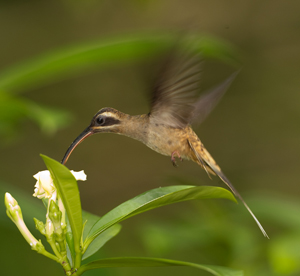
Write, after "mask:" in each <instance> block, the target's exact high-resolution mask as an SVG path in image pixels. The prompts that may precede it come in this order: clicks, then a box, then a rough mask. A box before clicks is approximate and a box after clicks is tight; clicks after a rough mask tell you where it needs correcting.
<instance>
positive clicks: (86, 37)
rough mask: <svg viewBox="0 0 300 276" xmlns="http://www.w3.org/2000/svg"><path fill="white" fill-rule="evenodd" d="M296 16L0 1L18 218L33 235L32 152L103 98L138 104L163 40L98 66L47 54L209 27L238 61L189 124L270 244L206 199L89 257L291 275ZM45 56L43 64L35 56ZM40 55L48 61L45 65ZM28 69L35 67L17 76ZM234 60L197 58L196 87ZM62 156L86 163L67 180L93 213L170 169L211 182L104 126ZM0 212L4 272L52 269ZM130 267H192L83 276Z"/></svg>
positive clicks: (182, 6) (252, 10) (127, 225)
mask: <svg viewBox="0 0 300 276" xmlns="http://www.w3.org/2000/svg"><path fill="white" fill-rule="evenodd" d="M299 14H300V3H299V2H298V1H278V0H269V1H268V0H263V1H261V0H251V1H250V0H247V1H215V0H213V1H203V0H198V1H196V0H185V1H177V0H172V1H171V0H169V1H167V0H161V1H159V0H152V1H150V0H144V1H137V0H131V1H129V0H128V1H114V0H109V1H108V0H102V1H100V0H99V1H97V0H86V1H78V0H77V1H71V0H60V1H59V0H52V1H34V0H32V1H17V0H10V1H4V0H2V1H0V26H1V27H0V41H1V43H0V135H1V137H0V139H1V140H0V141H1V146H0V151H1V154H0V156H1V159H0V162H1V164H0V183H1V185H0V189H1V197H2V198H3V195H4V192H6V191H9V192H10V193H11V194H12V195H13V196H14V197H15V198H16V199H17V200H18V202H19V204H20V205H21V207H22V209H23V213H24V217H25V221H26V223H27V224H28V225H29V227H30V229H32V232H33V233H34V234H35V235H36V236H37V237H40V236H39V235H38V234H37V232H36V230H34V225H33V220H32V217H33V216H36V217H38V218H40V219H43V215H44V213H43V212H44V209H43V206H42V205H40V204H39V202H37V201H38V200H36V199H33V198H31V194H32V193H33V185H34V184H35V181H34V179H33V178H32V175H34V174H35V173H37V172H38V171H40V170H44V169H45V165H44V164H43V162H42V159H41V158H40V156H39V154H40V153H43V154H45V155H48V156H50V157H51V158H54V159H56V160H61V159H62V157H63V155H64V153H65V151H66V149H67V148H68V146H69V145H70V143H71V142H72V141H73V139H74V138H75V137H77V135H78V134H79V133H80V132H81V131H82V130H83V129H84V128H85V127H86V126H87V125H88V124H89V122H90V120H91V118H92V116H93V114H94V113H96V112H97V111H98V110H99V109H100V108H101V107H106V106H110V107H114V108H117V109H119V110H121V111H123V112H126V113H129V114H141V113H147V112H148V111H149V109H148V108H149V105H148V98H149V94H148V93H149V91H150V90H151V87H152V85H153V80H154V79H155V76H156V74H157V72H158V71H159V68H160V66H159V65H160V60H161V53H160V51H159V50H157V51H156V48H155V47H157V49H162V48H163V45H161V44H159V43H158V42H156V44H155V43H154V46H153V47H154V48H152V47H150V48H149V49H148V48H147V51H145V52H143V50H142V49H144V48H143V47H141V48H137V49H136V50H135V51H134V52H133V54H132V56H130V54H129V55H128V56H126V55H127V54H126V53H127V52H126V50H124V51H125V52H122V51H123V50H122V48H120V49H119V50H118V51H119V54H120V55H119V56H118V55H116V56H115V55H114V54H110V53H109V51H108V53H104V54H103V62H102V61H101V58H99V59H97V58H96V57H95V56H94V55H93V54H91V55H83V56H82V57H77V58H78V59H77V62H78V64H79V65H78V64H77V65H76V64H75V63H76V62H75V63H73V62H74V60H72V58H69V59H66V60H64V61H63V62H61V63H60V62H57V63H55V59H57V58H58V57H60V56H61V55H68V54H70V55H71V54H72V53H74V52H76V51H81V50H84V49H93V47H95V45H98V46H99V45H103V44H102V41H110V40H111V39H115V38H116V37H117V38H118V37H122V38H123V40H122V39H117V40H116V41H127V40H128V39H129V38H132V37H134V38H138V39H139V38H142V37H147V36H148V35H149V34H150V35H153V34H154V35H159V36H160V37H161V35H162V34H166V36H168V35H172V34H178V33H180V32H182V30H189V31H192V32H194V33H197V34H199V35H200V36H201V34H203V35H209V36H212V37H215V38H216V39H219V40H220V41H224V43H225V45H227V44H226V43H228V45H231V46H232V48H230V49H232V51H233V53H234V55H235V56H236V57H237V58H238V59H239V60H240V63H241V64H242V71H241V73H240V74H239V75H238V77H237V79H236V81H235V82H234V83H233V85H232V86H231V87H230V89H229V91H228V93H227V94H226V95H225V97H224V98H223V100H222V101H221V103H220V104H219V105H218V106H217V108H216V109H215V110H214V111H213V113H212V114H211V115H210V116H209V118H208V119H207V120H206V121H205V122H204V123H203V124H202V125H201V126H200V127H197V128H195V130H196V132H197V133H198V135H199V137H200V138H201V140H202V141H203V143H204V144H205V146H206V148H207V149H208V150H209V151H210V153H211V154H212V156H213V157H214V158H215V159H216V161H217V162H218V163H219V165H220V166H221V167H222V170H223V171H224V172H225V174H226V175H227V176H228V178H229V179H230V180H231V181H232V183H233V184H234V185H235V187H236V188H237V189H238V190H239V191H240V192H241V194H242V195H243V196H244V198H245V199H246V201H247V202H248V203H249V206H250V207H251V208H252V210H253V211H254V213H255V214H256V215H257V217H258V218H259V220H260V221H261V223H262V224H263V226H264V227H265V229H266V231H267V232H268V234H269V236H270V240H267V239H265V238H264V237H263V235H262V234H261V233H260V231H259V229H258V228H257V226H256V225H255V223H254V221H253V219H252V218H251V216H250V215H249V214H248V213H247V211H246V210H245V208H244V207H243V206H242V205H241V204H239V205H234V204H233V203H231V202H225V201H222V200H210V201H201V202H193V203H182V204H177V205H174V206H169V207H164V208H162V209H160V210H155V211H151V212H149V213H146V214H143V215H141V216H138V217H134V218H132V219H131V220H128V221H126V222H124V223H122V224H123V229H122V231H121V233H120V234H119V235H118V236H117V237H116V238H115V239H113V240H112V241H110V242H109V243H108V244H107V245H106V246H105V247H104V249H103V250H102V251H101V252H99V256H102V257H106V256H107V257H113V256H152V257H163V258H173V259H179V260H184V261H191V262H197V263H206V264H213V265H223V266H229V267H232V268H237V269H242V270H244V271H245V275H257V276H260V275H261V276H262V275H300V203H299V192H300V188H299V185H298V174H299V173H298V172H299V167H300V162H299V151H300V145H299V138H300V128H299V118H300V109H299V102H300V94H299V87H300V78H299V72H300V51H299V49H300V16H299ZM184 32H185V31H184ZM162 37H165V36H164V35H162ZM155 45H156V46H155ZM228 45H227V46H228ZM231 46H229V47H231ZM224 47H225V46H224ZM60 49H63V50H60ZM124 49H125V48H124ZM139 50H140V51H141V53H139V52H138V53H137V51H139ZM99 52H100V53H101V51H99ZM129 52H130V51H129ZM48 53H50V56H48ZM51 53H52V54H51ZM53 53H54V54H53ZM55 53H56V54H55ZM124 53H125V54H124ZM45 55H46V56H47V60H45V59H43V58H39V57H43V56H45ZM46 61H47V62H48V65H49V64H50V65H49V67H47V68H44V67H43V66H42V65H43V62H46ZM24 64H25V65H24ZM27 66H29V67H27ZM39 66H40V67H39ZM14 68H15V69H14ZM28 68H29V69H30V68H31V69H32V70H33V69H34V68H38V70H37V71H35V73H32V72H33V71H34V70H33V71H31V73H28V72H27V73H28V74H27V75H24V77H22V73H23V74H25V72H26V70H27V69H28ZM49 70H50V71H49ZM51 70H53V72H54V73H55V72H57V74H54V73H53V72H52V71H51ZM233 70H234V67H233V66H231V65H230V64H228V63H226V62H222V61H220V60H219V61H216V60H212V59H208V60H207V61H206V62H205V66H204V73H203V87H204V88H206V87H210V86H211V85H216V84H217V83H219V82H220V81H222V80H223V79H225V78H226V77H227V76H228V75H229V74H230V73H231V72H232V71H233ZM20 74H21V75H20ZM12 76H13V77H14V78H12ZM20 76H21V77H20ZM45 76H47V77H46V78H44V77H45ZM67 166H68V167H69V168H70V169H74V170H81V169H84V170H85V172H86V173H87V175H88V181H87V182H85V183H80V184H79V185H80V186H79V187H80V193H81V199H82V206H83V208H84V209H85V210H87V211H89V212H92V213H95V214H97V215H103V214H104V213H105V212H107V211H109V210H110V209H112V208H113V207H115V206H116V205H118V204H120V203H122V202H123V201H125V200H127V199H129V198H132V197H134V196H136V195H138V194H140V193H142V192H144V191H146V190H149V189H152V188H156V187H159V186H164V185H174V184H177V183H178V182H179V180H178V179H181V180H180V181H181V182H182V181H184V182H185V181H189V183H190V182H192V183H194V184H195V185H219V186H223V184H222V183H221V182H220V181H219V180H218V179H217V178H215V177H213V179H212V180H210V179H209V178H208V177H207V175H206V174H205V172H204V171H203V170H200V169H199V167H198V166H197V165H196V164H193V163H191V162H183V163H179V168H177V169H175V168H174V167H173V166H172V165H171V162H170V159H169V157H165V156H160V155H158V154H157V153H155V152H154V151H151V150H150V149H148V148H147V147H145V146H144V145H142V144H141V143H138V142H136V141H134V140H131V139H129V138H126V137H122V136H118V135H113V134H105V135H95V136H92V137H90V138H89V139H87V140H86V141H84V143H82V144H81V145H80V146H79V147H78V148H77V149H76V150H75V152H74V153H73V154H72V156H71V158H70V160H69V161H68V163H67ZM0 210H1V216H0V223H1V228H0V229H1V246H0V258H1V268H2V270H1V272H2V273H3V275H19V274H22V275H63V271H62V270H61V268H60V267H59V265H56V264H54V263H52V262H51V261H50V260H47V259H46V258H44V257H42V256H39V255H37V254H36V253H35V252H33V251H31V250H30V248H29V246H28V245H27V244H26V242H25V241H24V240H23V238H22V237H21V236H20V235H19V233H18V232H17V230H16V228H15V226H14V225H13V223H12V222H11V221H9V219H8V218H7V217H6V215H5V210H4V204H3V205H2V208H0ZM141 273H143V275H153V273H155V274H157V275H182V273H189V275H199V271H196V270H193V269H190V268H175V269H174V268H151V269H144V268H143V269H142V268H134V269H130V268H126V269H111V270H109V269H107V270H98V271H96V272H89V273H87V274H86V275H113V276H115V275H140V274H141ZM201 275H207V274H205V273H203V274H201Z"/></svg>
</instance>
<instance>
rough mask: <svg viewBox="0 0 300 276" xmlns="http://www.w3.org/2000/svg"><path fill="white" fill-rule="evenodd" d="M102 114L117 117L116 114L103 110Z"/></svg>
mask: <svg viewBox="0 0 300 276" xmlns="http://www.w3.org/2000/svg"><path fill="white" fill-rule="evenodd" d="M101 116H105V117H112V118H116V114H115V113H111V112H103V113H101Z"/></svg>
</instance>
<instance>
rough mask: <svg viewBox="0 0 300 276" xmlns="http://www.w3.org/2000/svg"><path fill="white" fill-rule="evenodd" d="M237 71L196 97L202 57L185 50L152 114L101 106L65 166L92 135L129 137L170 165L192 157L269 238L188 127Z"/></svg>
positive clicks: (161, 83) (162, 81)
mask: <svg viewBox="0 0 300 276" xmlns="http://www.w3.org/2000/svg"><path fill="white" fill-rule="evenodd" d="M236 74H237V73H234V74H233V75H232V76H230V77H229V78H228V79H227V80H226V81H225V82H223V83H222V84H221V85H219V86H218V87H216V88H214V89H213V90H211V91H209V93H206V94H205V95H204V96H202V97H200V98H199V99H197V96H196V92H197V90H198V89H199V80H200V76H201V58H200V56H199V55H198V54H193V55H190V54H189V55H187V54H185V53H184V54H180V55H177V56H176V58H172V59H169V60H168V62H167V63H166V65H165V67H164V70H163V72H162V73H161V75H160V78H159V80H158V82H157V85H156V87H155V89H154V91H153V94H152V102H151V110H150V113H148V114H144V115H138V116H130V115H128V114H124V113H122V112H120V111H117V110H115V109H113V108H102V109H101V110H100V111H98V112H97V113H96V114H95V115H94V117H93V119H92V121H91V124H90V125H89V127H88V128H86V129H85V130H84V131H83V132H82V133H81V134H80V135H79V136H78V137H77V138H76V139H75V140H74V142H73V143H72V144H71V146H70V147H69V149H68V150H67V152H66V154H65V156H64V158H63V160H62V163H63V164H65V163H66V162H67V160H68V158H69V156H70V154H71V153H72V151H73V150H74V149H75V147H76V146H77V145H78V144H79V143H80V142H82V141H83V140H84V139H85V138H86V137H88V136H90V135H92V134H95V133H101V132H111V133H116V134H121V135H125V136H128V137H131V138H133V139H136V140H138V141H141V142H142V143H144V144H145V145H147V146H148V147H149V148H151V149H153V150H154V151H156V152H158V153H160V154H163V155H167V156H171V160H172V163H173V165H176V163H175V157H178V158H180V159H186V160H191V161H194V162H196V163H197V164H199V165H200V166H201V167H202V168H203V169H204V170H205V171H206V172H207V173H208V174H213V175H217V176H218V177H219V178H220V179H221V180H222V181H223V182H224V183H225V184H226V185H227V186H228V187H229V188H230V189H231V191H232V192H233V193H234V194H235V195H236V196H237V197H239V199H240V200H241V201H242V203H243V204H244V205H245V207H246V208H247V210H248V211H249V212H250V214H251V215H252V217H253V218H254V220H255V221H256V223H257V225H258V226H259V228H260V230H261V231H262V233H263V234H264V235H265V236H266V237H268V236H267V234H266V232H265V230H264V229H263V227H262V226H261V224H260V223H259V221H258V220H257V218H256V217H255V215H254V214H253V213H252V211H251V210H250V208H249V207H248V205H247V204H246V203H245V201H244V200H243V198H242V197H241V195H240V194H239V193H238V192H237V190H236V189H235V188H234V187H233V185H232V184H231V183H230V181H229V180H228V179H227V178H226V176H225V175H224V174H223V172H222V171H221V169H220V167H219V166H218V165H217V163H216V162H215V160H214V159H213V158H212V156H211V155H210V154H209V152H208V151H207V150H206V149H205V147H204V145H203V144H202V142H201V141H200V139H199V138H198V136H197V134H196V133H195V132H194V131H193V130H192V128H191V125H190V124H191V123H192V122H194V121H195V120H198V121H203V120H204V119H205V117H206V116H207V115H208V114H209V112H210V111H211V110H212V109H213V107H214V106H215V105H216V103H217V102H218V101H219V99H220V98H221V97H222V95H223V94H224V93H225V91H226V90H227V88H228V87H229V85H230V84H231V82H232V81H233V79H234V78H235V76H236Z"/></svg>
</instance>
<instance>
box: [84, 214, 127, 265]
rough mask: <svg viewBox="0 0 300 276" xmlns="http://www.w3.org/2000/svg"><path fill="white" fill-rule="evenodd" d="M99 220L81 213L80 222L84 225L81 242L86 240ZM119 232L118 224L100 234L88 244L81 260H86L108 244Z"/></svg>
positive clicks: (96, 217) (94, 216)
mask: <svg viewBox="0 0 300 276" xmlns="http://www.w3.org/2000/svg"><path fill="white" fill-rule="evenodd" d="M99 219H100V217H98V216H96V215H93V214H91V213H88V212H85V211H83V212H82V221H83V223H85V226H84V230H83V240H84V239H85V238H86V236H87V234H88V232H89V231H90V230H91V228H92V227H93V225H94V224H95V223H96V222H97V221H98V220H99ZM120 230H121V225H120V224H115V225H114V226H112V227H110V228H109V229H107V230H106V231H104V232H102V233H101V234H100V235H99V236H98V237H97V238H96V239H95V240H93V242H92V243H91V244H90V246H89V247H88V248H87V250H86V251H85V252H84V254H83V257H82V260H85V259H87V258H88V257H90V256H91V255H93V254H94V253H96V252H97V251H98V250H99V249H100V248H101V247H102V246H103V245H104V244H105V243H106V242H108V241H109V240H110V239H112V238H113V237H114V236H116V235H117V234H118V233H119V232H120Z"/></svg>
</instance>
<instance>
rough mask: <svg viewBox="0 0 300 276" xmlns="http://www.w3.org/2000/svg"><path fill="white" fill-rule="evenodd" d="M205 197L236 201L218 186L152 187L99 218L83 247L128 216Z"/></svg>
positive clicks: (228, 192)
mask: <svg viewBox="0 0 300 276" xmlns="http://www.w3.org/2000/svg"><path fill="white" fill-rule="evenodd" d="M207 198H227V199H230V200H232V201H235V202H236V200H235V198H234V196H233V195H232V193H231V192H230V191H228V190H226V189H223V188H220V187H212V186H197V187H196V186H187V185H181V186H169V187H162V188H157V189H153V190H150V191H148V192H145V193H143V194H141V195H139V196H137V197H135V198H133V199H130V200H128V201H126V202H124V203H122V204H121V205H119V206H117V207H116V208H114V209H113V210H111V211H110V212H108V213H107V214H105V215H104V216H103V217H102V218H100V219H99V220H98V222H97V223H96V224H95V225H94V226H93V227H92V229H91V230H90V232H89V234H88V237H87V239H86V241H85V243H84V248H86V247H87V246H88V245H89V244H90V243H91V242H92V241H93V239H95V238H96V237H97V236H98V235H99V234H100V233H102V232H103V231H105V230H106V229H108V228H109V227H111V226H112V225H114V224H116V223H118V222H120V221H122V220H125V219H127V218H129V217H132V216H135V215H137V214H140V213H143V212H146V211H149V210H152V209H154V208H158V207H161V206H164V205H168V204H172V203H177V202H181V201H187V200H193V199H207Z"/></svg>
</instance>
